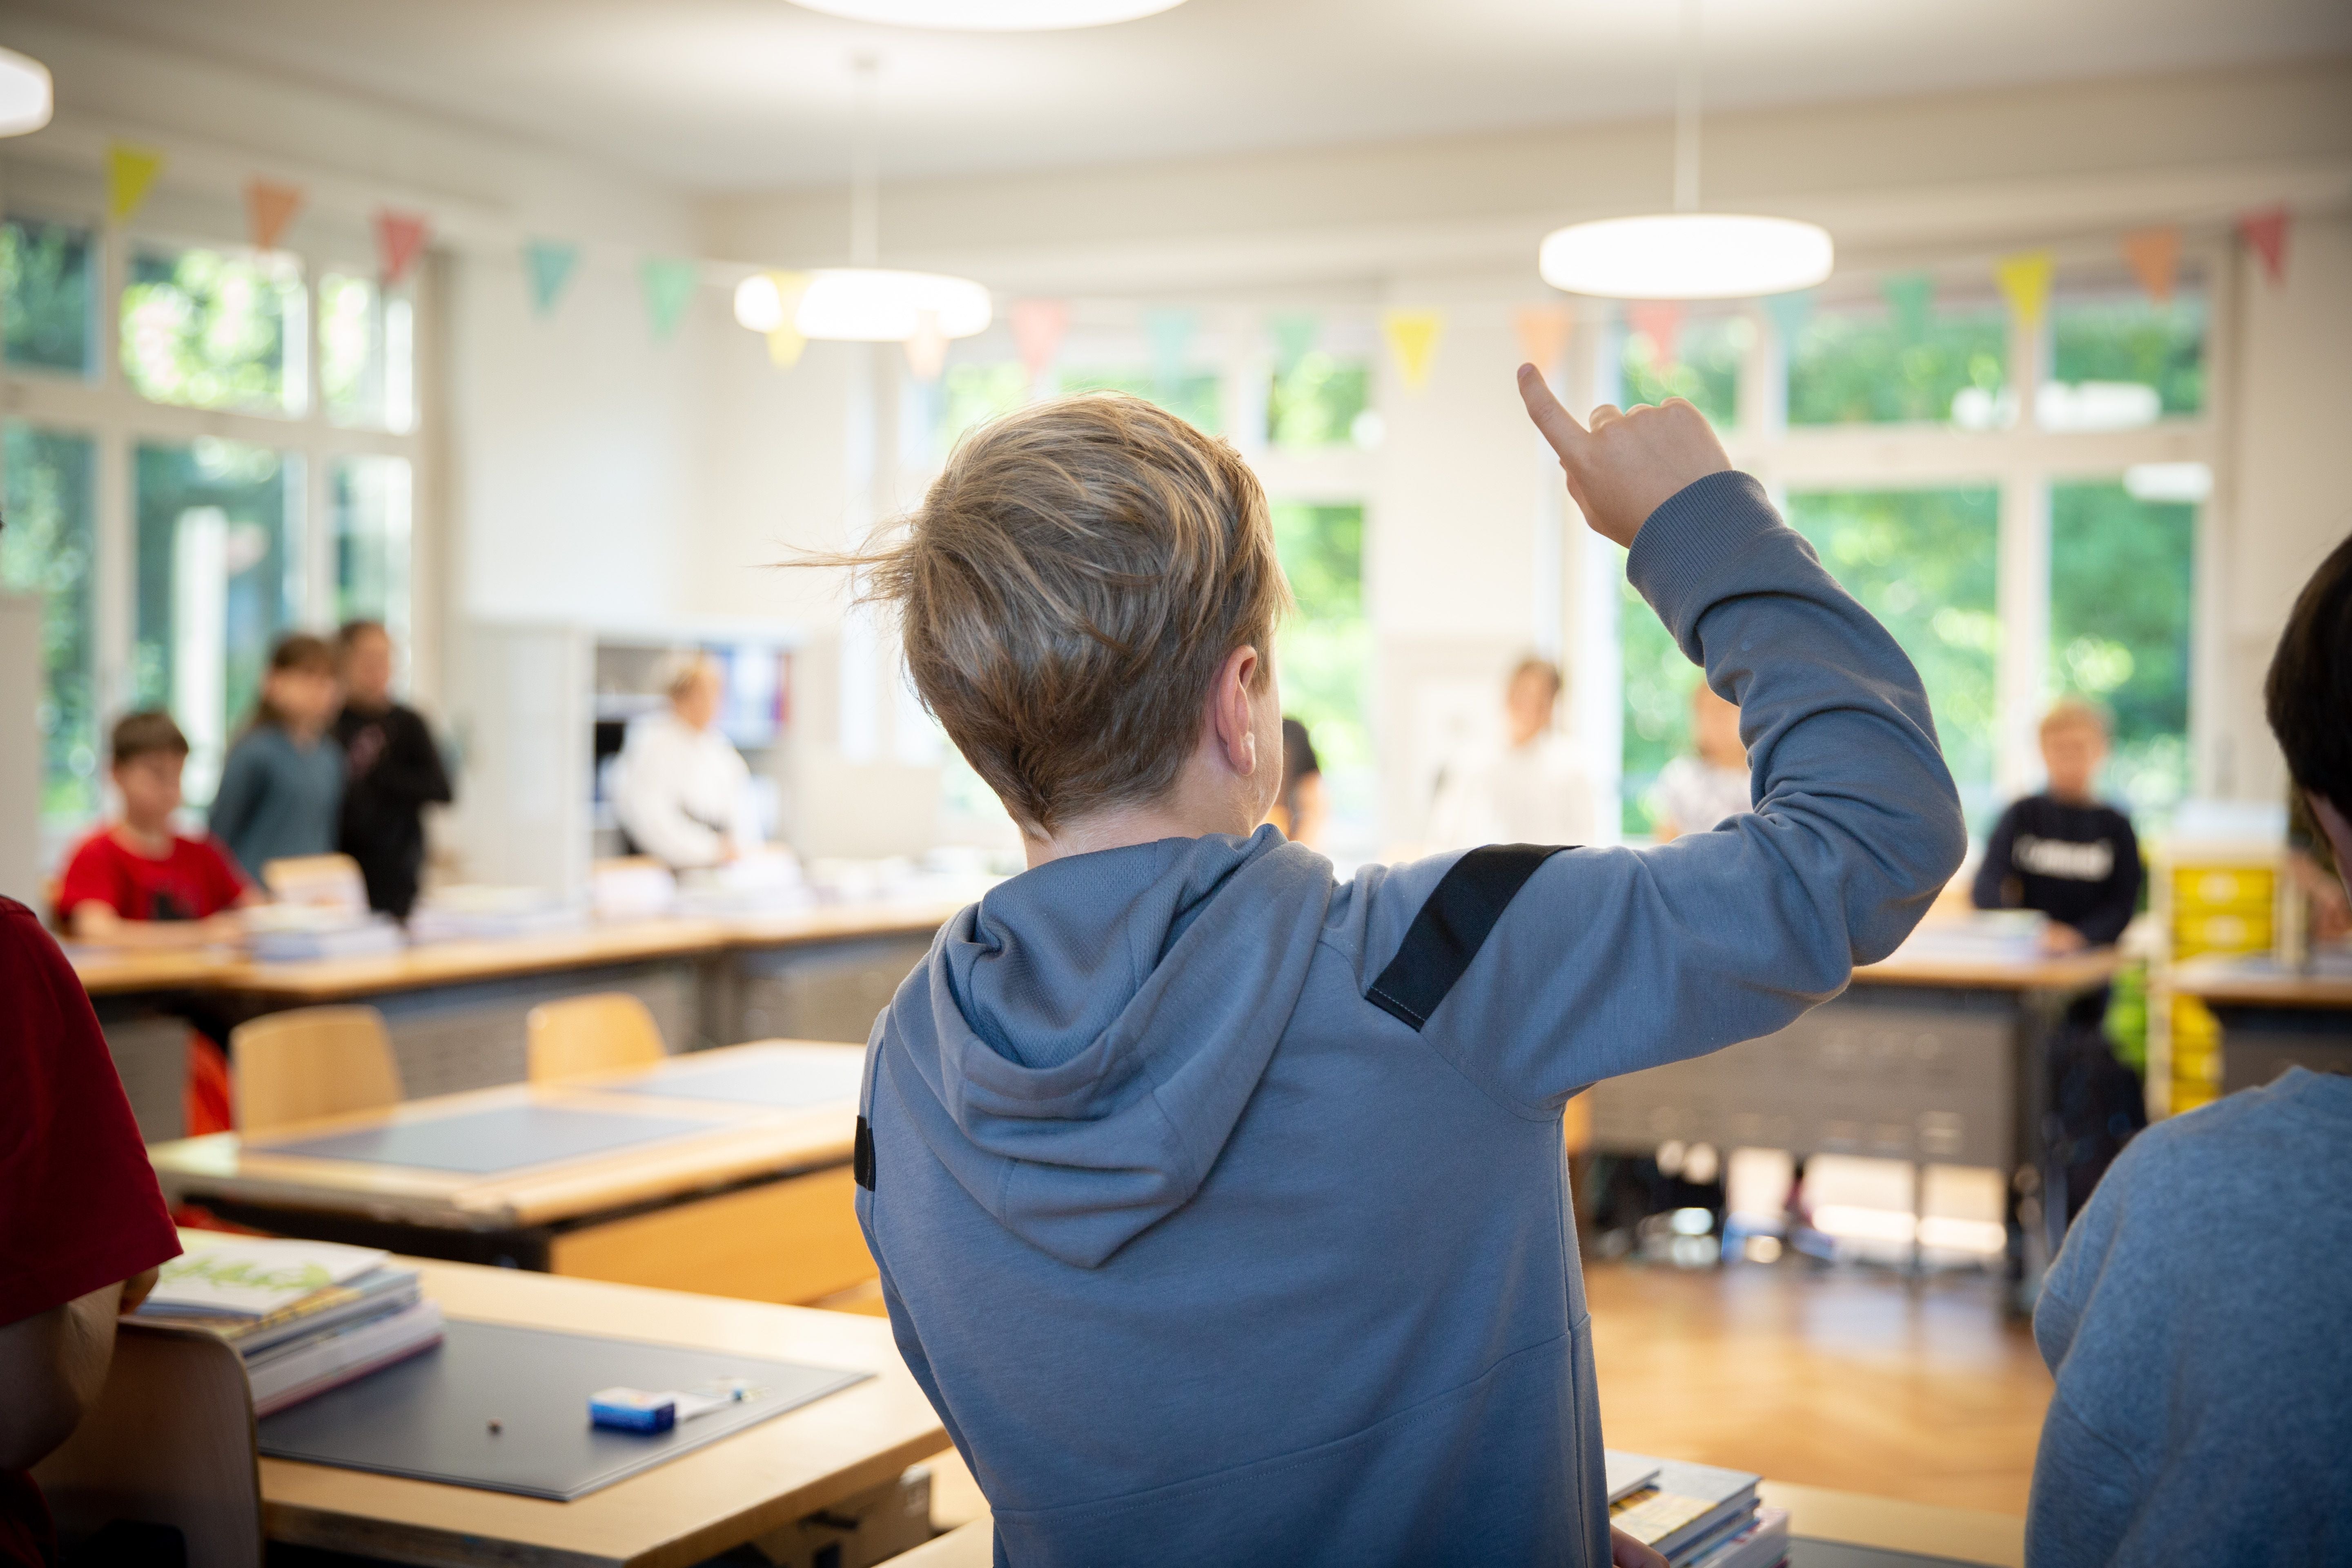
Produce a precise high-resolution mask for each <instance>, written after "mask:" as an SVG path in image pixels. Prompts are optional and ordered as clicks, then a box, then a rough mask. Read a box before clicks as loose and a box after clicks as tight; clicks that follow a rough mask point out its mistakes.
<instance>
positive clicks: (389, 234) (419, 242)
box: [375, 207, 425, 284]
mask: <svg viewBox="0 0 2352 1568" xmlns="http://www.w3.org/2000/svg"><path fill="white" fill-rule="evenodd" d="M424 249H425V218H424V216H423V215H422V214H419V213H404V212H395V211H394V210H393V209H392V208H390V207H382V208H379V209H378V210H377V212H376V215H375V261H376V271H377V272H378V273H379V274H380V275H381V276H382V277H383V280H384V282H385V283H386V284H393V283H397V282H399V281H400V280H401V279H404V278H405V277H407V276H408V269H409V268H411V267H413V266H415V264H416V258H417V257H418V256H419V255H420V254H421V253H422V252H423V251H424Z"/></svg>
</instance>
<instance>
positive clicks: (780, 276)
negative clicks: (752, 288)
mask: <svg viewBox="0 0 2352 1568" xmlns="http://www.w3.org/2000/svg"><path fill="white" fill-rule="evenodd" d="M768 281H769V282H770V283H772V284H773V285H774V286H775V290H776V325H774V326H773V327H771V328H769V329H768V363H771V364H772V365H774V366H775V367H776V368H777V369H778V370H790V369H792V368H793V366H794V365H796V364H798V363H801V352H802V351H803V350H804V349H806V348H807V347H808V340H807V339H806V338H804V337H803V336H801V333H800V329H799V328H798V327H796V326H794V325H793V322H794V321H796V320H798V318H799V316H800V313H801V296H802V295H803V294H805V293H807V292H808V286H809V275H808V274H807V273H805V272H771V273H769V274H768Z"/></svg>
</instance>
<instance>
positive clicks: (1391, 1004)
mask: <svg viewBox="0 0 2352 1568" xmlns="http://www.w3.org/2000/svg"><path fill="white" fill-rule="evenodd" d="M1569 847H1570V846H1569V845H1565V844H1549V845H1547V844H1489V845H1487V846H1486V847H1483V848H1478V849H1473V850H1471V851H1470V853H1468V854H1467V855H1465V856H1464V857H1462V858H1461V859H1459V860H1456V861H1455V862H1454V864H1453V866H1452V867H1451V868H1449V869H1448V870H1447V871H1446V873H1445V875H1444V877H1442V878H1440V879H1438V883H1437V886H1436V887H1435V888H1434V889H1431V891H1430V895H1429V899H1428V901H1427V902H1425V903H1423V905H1422V906H1421V912H1420V913H1419V914H1416V915H1414V916H1413V917H1412V929H1411V930H1409V931H1406V932H1405V933H1404V945H1403V946H1402V947H1400V948H1398V949H1397V955H1396V956H1395V957H1394V958H1392V959H1391V960H1390V961H1389V966H1388V967H1387V968H1386V969H1383V970H1381V977H1380V978H1379V979H1378V980H1375V981H1373V982H1372V988H1371V989H1370V991H1368V992H1366V993H1365V994H1364V1000H1365V1001H1367V1002H1370V1004H1371V1005H1373V1006H1375V1007H1378V1008H1380V1009H1381V1011H1382V1012H1384V1013H1387V1014H1389V1015H1390V1016H1392V1017H1395V1018H1397V1019H1399V1020H1400V1021H1402V1023H1404V1024H1405V1025H1406V1026H1408V1027H1410V1028H1412V1029H1413V1030H1414V1031H1415V1032H1418V1031H1419V1030H1420V1029H1421V1027H1422V1026H1423V1025H1424V1024H1426V1023H1428V1022H1429V1016H1430V1015H1431V1014H1432V1013H1434V1012H1436V1011H1437V1005H1438V1004H1439V1003H1440V1002H1443V1001H1444V1000H1445V994H1446V993H1447V992H1449V991H1451V990H1453V989H1454V982H1455V981H1457V980H1459V979H1461V978H1462V975H1463V972H1464V971H1465V970H1467V969H1468V968H1469V967H1470V961H1471V960H1472V959H1474V958H1475V957H1477V956H1478V950H1479V948H1481V947H1483V946H1485V945H1486V933H1487V932H1489V931H1493V930H1494V929H1495V922H1496V921H1498V920H1500V919H1502V918H1503V911H1504V910H1506V909H1507V908H1508V907H1509V906H1510V902H1511V900H1512V899H1513V898H1514V897H1516V896H1517V893H1518V890H1519V889H1520V887H1521V886H1522V885H1524V884H1525V883H1526V881H1527V879H1528V878H1529V877H1532V876H1534V875H1535V874H1536V868H1537V867H1538V866H1540V865H1542V864H1543V863H1544V862H1545V861H1547V860H1549V859H1550V858H1552V857H1553V856H1555V855H1557V854H1559V852H1560V851H1561V850H1563V849H1566V848H1569Z"/></svg>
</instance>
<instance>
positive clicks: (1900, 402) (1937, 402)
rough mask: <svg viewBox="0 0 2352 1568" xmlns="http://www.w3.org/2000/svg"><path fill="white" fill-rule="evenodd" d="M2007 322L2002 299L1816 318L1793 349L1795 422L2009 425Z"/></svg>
mask: <svg viewBox="0 0 2352 1568" xmlns="http://www.w3.org/2000/svg"><path fill="white" fill-rule="evenodd" d="M2008 332H2009V323H2008V318H2007V317H2006V316H2005V315H2004V314H2003V313H2002V311H2001V308H2000V303H1999V301H1997V300H1980V301H1973V302H1964V303H1960V304H1957V305H1941V304H1929V303H1926V302H1924V301H1923V302H1921V303H1920V304H1918V305H1917V306H1916V307H1906V305H1904V304H1903V303H1901V302H1900V301H1892V302H1870V303H1862V304H1851V305H1843V306H1835V307H1832V308H1829V309H1825V310H1820V311H1817V312H1815V313H1814V315H1813V317H1812V319H1811V321H1807V322H1806V323H1805V325H1804V326H1803V327H1802V328H1801V330H1800V331H1798V333H1797V340H1796V342H1794V343H1791V344H1790V345H1789V348H1788V351H1787V352H1788V361H1789V423H1790V424H1791V425H1887V424H1917V423H1926V422H1941V421H1945V420H1949V421H1951V422H1953V423H1955V424H1958V425H1961V426H1968V427H1969V428H1972V429H1984V428H1987V427H1990V426H1994V425H1996V424H2000V423H2001V422H2003V416H2002V410H2003V409H2004V408H2005V406H2006V398H2005V394H2006V392H2007V389H2008V373H2009V363H2008V362H2009V353H2008Z"/></svg>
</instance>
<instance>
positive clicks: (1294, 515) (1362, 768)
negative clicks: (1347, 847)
mask: <svg viewBox="0 0 2352 1568" xmlns="http://www.w3.org/2000/svg"><path fill="white" fill-rule="evenodd" d="M1270 510H1271V511H1272V514H1273V521H1274V546H1275V552H1276V554H1277V555H1278V556H1279V557H1280V559H1281V562H1282V570H1283V574H1284V575H1285V576H1286V577H1288V578H1289V579H1290V591H1291V594H1292V595H1293V596H1294V597H1295V598H1296V599H1297V613H1296V614H1294V615H1293V616H1291V617H1290V619H1289V620H1288V621H1286V623H1285V624H1284V626H1283V627H1282V629H1281V631H1280V632H1279V633H1278V634H1277V635H1276V642H1275V668H1276V671H1277V672H1278V673H1279V676H1280V679H1281V681H1282V707H1283V712H1284V715H1285V716H1286V717H1287V718H1292V719H1296V720H1297V721H1299V722H1300V723H1302V724H1305V725H1306V726H1307V736H1308V738H1309V739H1310V740H1312V741H1313V742H1315V752H1316V760H1317V761H1318V762H1319V763H1321V764H1322V768H1323V779H1324V789H1325V792H1326V795H1327V797H1328V800H1329V802H1330V806H1331V816H1332V826H1333V827H1334V829H1336V830H1337V831H1336V832H1335V833H1334V835H1333V836H1332V837H1334V839H1335V840H1347V839H1350V838H1355V839H1369V837H1370V833H1371V828H1372V826H1373V825H1372V815H1373V813H1374V811H1375V809H1376V805H1375V797H1376V795H1377V793H1378V783H1379V780H1378V773H1377V766H1376V761H1375V758H1374V756H1373V754H1372V736H1371V727H1370V720H1369V714H1370V690H1369V689H1368V681H1369V678H1370V672H1371V668H1372V627H1371V622H1370V620H1368V619H1367V618H1366V617H1365V614H1364V509H1363V507H1362V506H1361V505H1359V504H1353V503H1350V504H1346V505H1330V504H1325V505H1314V504H1308V503H1305V502H1298V501H1277V502H1276V503H1274V505H1273V506H1272V508H1271V509H1270Z"/></svg>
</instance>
